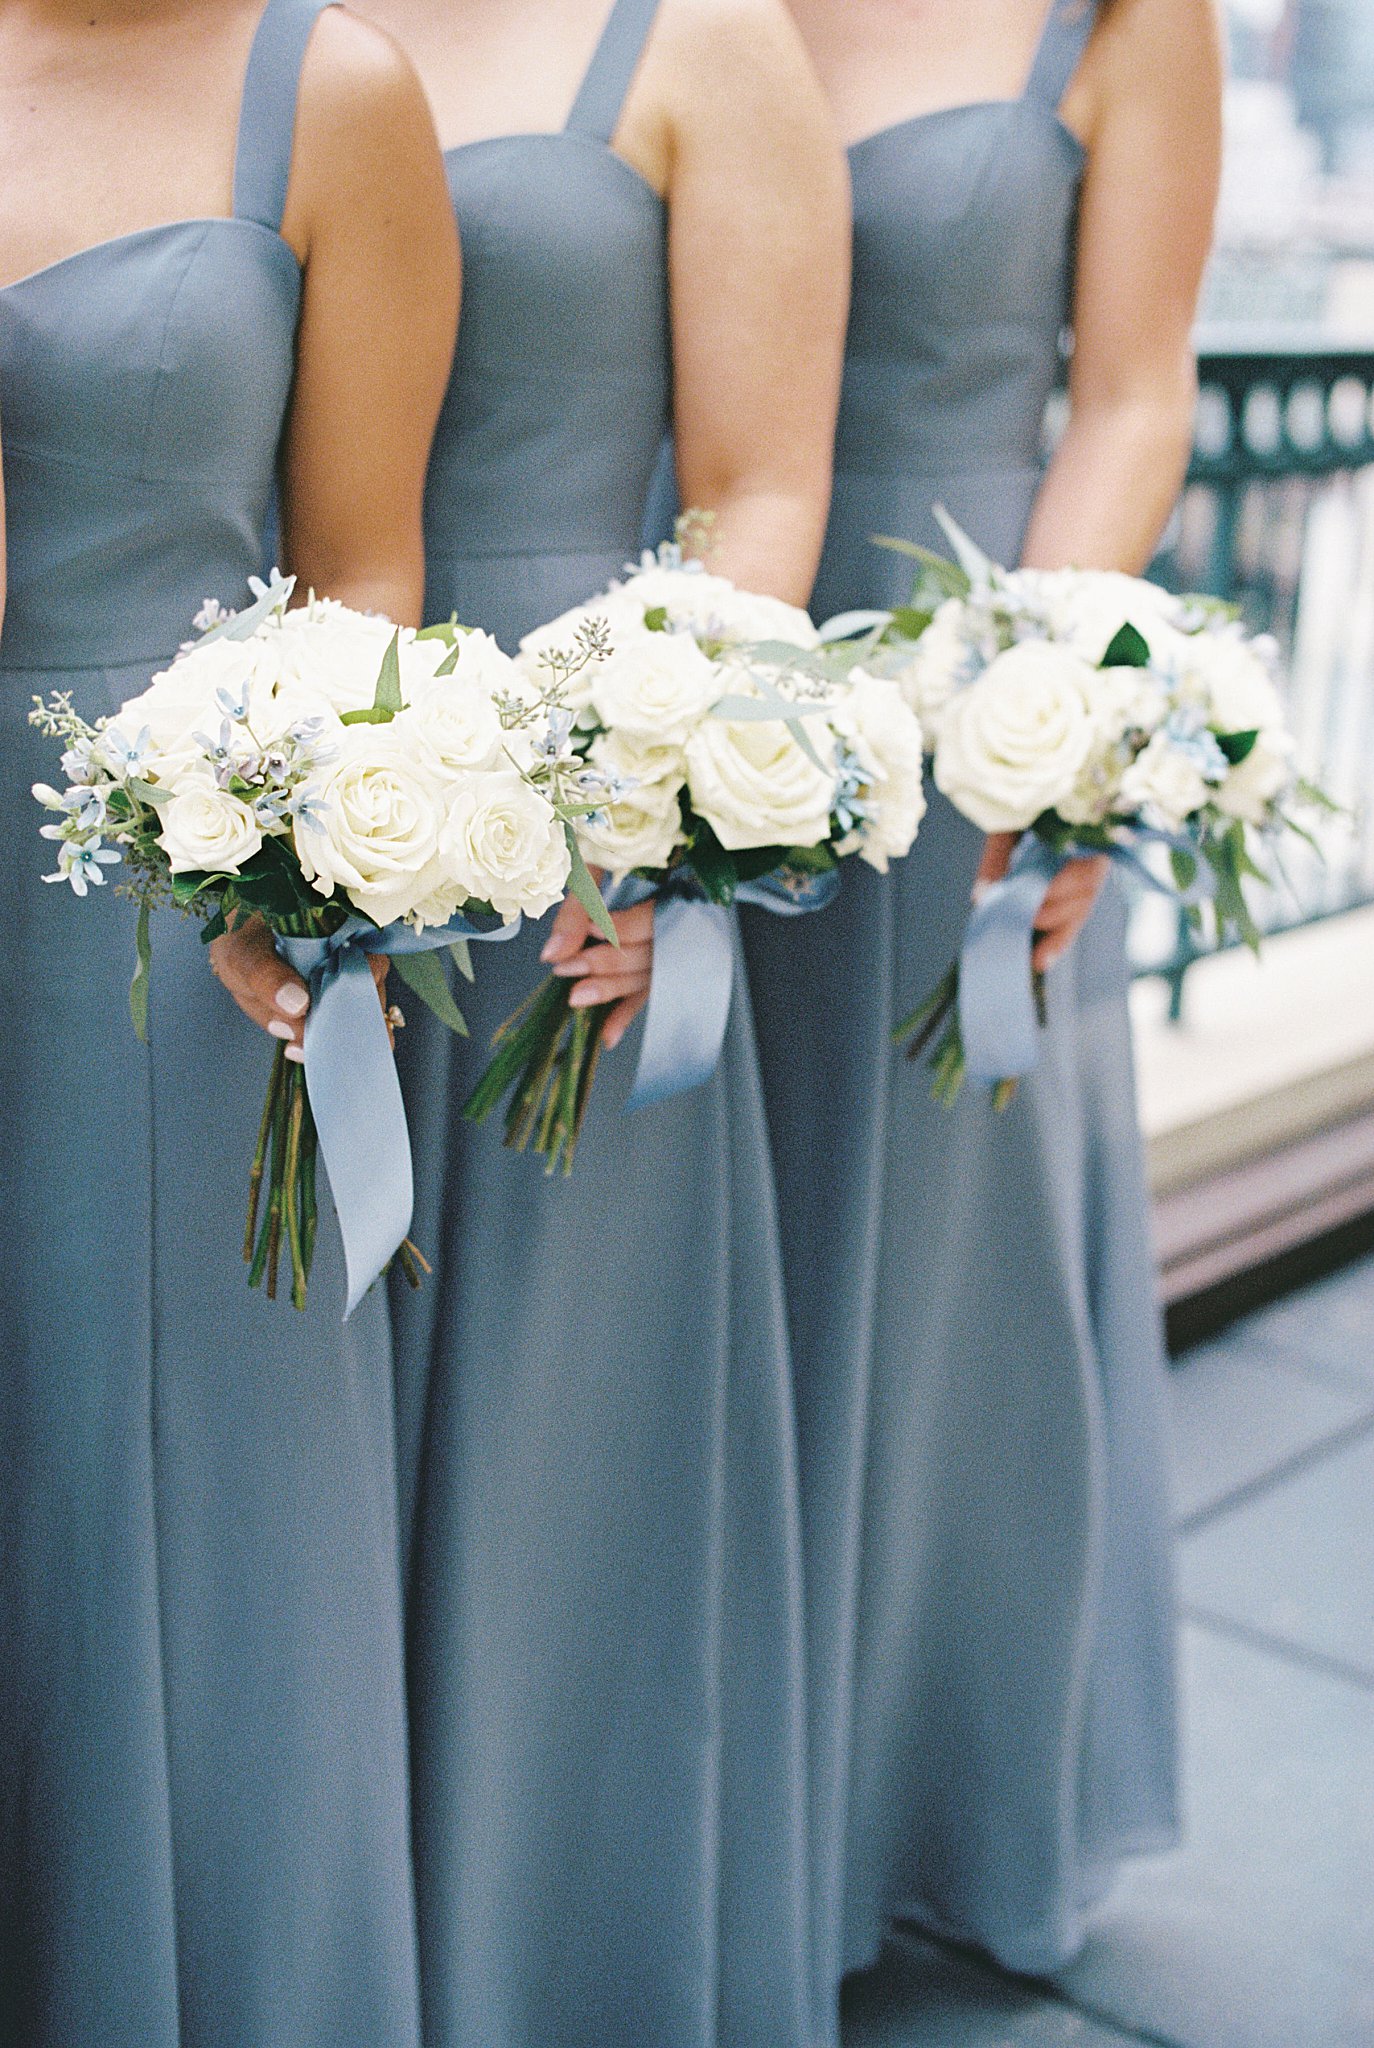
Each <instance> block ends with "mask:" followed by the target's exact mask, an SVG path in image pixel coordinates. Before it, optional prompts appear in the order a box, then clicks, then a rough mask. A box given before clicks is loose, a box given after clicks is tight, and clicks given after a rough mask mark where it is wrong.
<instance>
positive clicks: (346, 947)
mask: <svg viewBox="0 0 1374 2048" xmlns="http://www.w3.org/2000/svg"><path fill="white" fill-rule="evenodd" d="M519 928H520V920H519V919H518V918H517V919H515V921H514V922H513V923H511V924H508V925H501V924H496V925H493V924H487V925H477V924H474V923H473V922H472V921H471V919H469V918H465V917H455V918H452V919H451V920H450V921H449V923H448V924H445V925H433V926H430V927H429V928H428V929H427V930H425V931H421V932H417V931H415V930H413V929H412V927H411V926H410V925H408V924H390V925H387V926H385V927H384V928H382V929H379V928H378V927H377V926H376V925H373V924H368V923H367V922H366V921H365V920H364V919H363V918H360V917H350V918H348V919H347V921H346V922H345V923H344V924H342V925H340V927H339V929H338V931H336V932H331V934H330V935H329V937H328V938H323V939H320V938H309V939H296V938H287V937H286V936H284V935H283V934H280V933H279V934H277V935H276V947H277V951H278V952H279V953H280V954H281V956H282V958H283V959H284V960H286V961H287V962H288V963H289V964H290V965H291V966H292V967H294V968H295V970H296V972H297V973H298V974H299V975H301V976H302V977H303V979H304V980H305V982H306V983H307V984H308V986H309V989H310V1009H309V1011H308V1012H307V1014H306V1020H305V1086H306V1093H307V1095H308V1096H309V1098H310V1109H311V1113H312V1115H313V1116H314V1119H315V1127H316V1129H317V1131H318V1132H319V1139H320V1151H321V1153H322V1154H323V1156H324V1163H325V1170H326V1171H327V1173H328V1175H329V1185H330V1189H331V1191H332V1193H333V1196H334V1207H335V1209H336V1211H337V1212H338V1218H339V1231H340V1234H341V1235H342V1237H343V1247H344V1261H345V1265H346V1269H347V1275H348V1299H347V1304H346V1306H345V1308H344V1320H345V1321H347V1320H348V1318H349V1316H351V1315H352V1313H353V1311H354V1309H355V1308H356V1307H357V1306H358V1303H359V1302H360V1301H361V1300H362V1298H363V1296H364V1295H365V1294H366V1293H367V1290H368V1288H369V1287H371V1285H372V1283H373V1281H374V1280H376V1279H377V1278H378V1277H379V1275H380V1274H382V1273H383V1272H384V1271H385V1270H386V1267H387V1266H388V1265H389V1263H390V1262H391V1260H392V1259H393V1258H394V1257H395V1255H396V1253H397V1251H398V1250H399V1249H400V1246H401V1245H402V1243H403V1242H404V1240H405V1236H406V1233H407V1231H408V1230H409V1229H410V1219H411V1214H412V1211H413V1209H414V1206H415V1184H414V1177H413V1171H412V1166H411V1157H410V1130H409V1126H408V1125H407V1123H406V1113H405V1104H404V1102H403V1101H402V1098H401V1084H400V1081H399V1080H398V1078H397V1075H396V1061H395V1059H394V1057H393V1056H392V1051H391V1041H390V1039H389V1037H388V1034H387V1028H386V1018H385V1017H384V1016H383V1014H382V1006H381V1004H380V1003H379V1002H378V1000H377V987H376V983H375V982H374V981H373V979H372V969H371V968H370V967H369V965H368V956H369V955H370V954H373V953H392V954H396V953H432V952H437V951H438V949H439V948H440V947H442V946H451V945H452V944H453V943H454V941H455V940H457V939H482V940H487V941H493V942H494V941H499V940H502V939H511V938H514V936H515V934H516V932H517V931H518V930H519Z"/></svg>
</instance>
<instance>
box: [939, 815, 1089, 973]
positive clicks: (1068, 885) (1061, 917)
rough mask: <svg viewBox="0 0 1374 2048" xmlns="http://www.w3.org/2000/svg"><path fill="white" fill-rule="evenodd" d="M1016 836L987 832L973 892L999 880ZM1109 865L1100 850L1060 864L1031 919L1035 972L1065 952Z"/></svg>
mask: <svg viewBox="0 0 1374 2048" xmlns="http://www.w3.org/2000/svg"><path fill="white" fill-rule="evenodd" d="M1020 836H1021V835H1020V834H1019V833H1018V832H989V834H988V837H987V843H986V844H985V846H984V848H983V858H982V859H981V860H980V861H979V863H978V874H977V878H976V880H975V881H974V884H973V887H974V893H975V895H976V894H977V892H978V889H979V886H980V884H983V883H987V882H1000V881H1001V879H1002V877H1003V876H1004V875H1005V874H1006V872H1007V868H1008V866H1009V865H1010V862H1011V856H1012V853H1013V851H1014V849H1015V846H1016V842H1017V840H1018V839H1019V838H1020ZM1109 866H1110V862H1109V861H1108V859H1107V856H1106V855H1105V854H1104V853H1093V854H1085V855H1084V856H1083V857H1082V858H1081V859H1079V860H1071V861H1070V862H1069V863H1068V865H1067V866H1066V867H1062V868H1061V869H1060V870H1059V873H1058V874H1057V875H1056V876H1055V878H1054V880H1053V881H1052V882H1051V883H1050V886H1049V888H1048V890H1047V891H1046V894H1045V900H1044V902H1043V903H1042V904H1041V906H1040V909H1039V912H1038V914H1037V916H1036V920H1035V947H1034V950H1033V951H1032V953H1031V965H1032V967H1034V968H1035V970H1036V972H1037V973H1038V974H1043V973H1044V971H1045V969H1046V968H1047V967H1053V965H1054V963H1055V961H1056V960H1058V959H1060V958H1062V956H1063V955H1064V954H1065V953H1067V952H1068V950H1069V947H1070V946H1071V945H1072V944H1073V942H1074V940H1075V939H1076V938H1077V937H1078V934H1079V933H1080V932H1081V931H1082V929H1083V927H1084V925H1085V924H1086V923H1087V922H1088V918H1089V916H1090V914H1091V912H1092V907H1093V905H1094V903H1096V901H1097V898H1098V892H1099V890H1100V889H1101V887H1102V884H1103V883H1104V882H1105V881H1106V879H1107V869H1108V867H1109Z"/></svg>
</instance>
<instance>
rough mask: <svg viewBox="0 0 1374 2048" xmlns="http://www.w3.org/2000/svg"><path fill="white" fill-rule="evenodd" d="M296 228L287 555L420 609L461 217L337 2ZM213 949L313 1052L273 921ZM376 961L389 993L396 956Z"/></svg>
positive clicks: (283, 1035) (409, 110) (308, 78)
mask: <svg viewBox="0 0 1374 2048" xmlns="http://www.w3.org/2000/svg"><path fill="white" fill-rule="evenodd" d="M282 232H283V234H284V235H285V237H286V239H287V241H289V242H290V243H291V245H292V247H293V248H295V250H296V251H297V254H298V255H299V256H300V257H301V259H302V265H303V269H304V299H303V303H302V311H301V324H300V332H299V337H298V341H297V355H296V381H295V385H294V387H293V391H292V400H291V412H290V416H289V419H288V421H287V428H286V437H285V443H284V448H283V456H282V553H283V566H284V567H285V568H288V569H290V570H293V571H294V572H295V574H296V575H297V576H298V577H299V579H300V584H301V586H302V587H303V588H308V589H309V588H313V589H315V590H317V591H319V592H321V593H322V594H325V595H328V596H330V597H337V598H339V599H341V600H342V601H343V602H344V603H346V604H351V605H355V606H356V607H357V608H358V609H359V610H362V611H379V612H385V613H387V614H388V615H389V616H390V617H391V618H394V619H398V620H400V621H401V622H402V623H403V624H418V622H419V618H420V607H421V604H422V602H423V597H424V540H423V534H422V529H421V516H422V510H423V502H424V479H425V468H426V465H427V463H428V460H429V448H430V442H431V440H432V439H433V436H434V427H435V423H436V421H437V419H438V416H439V406H440V403H441V402H442V399H443V395H444V389H445V386H446V385H447V382H448V377H449V371H450V368H451V365H452V359H453V343H454V336H455V333H456V330H457V320H458V242H457V232H456V229H455V226H454V220H453V209H452V206H451V203H450V200H449V196H448V189H447V186H446V184H445V180H444V172H443V162H442V159H441V157H440V155H439V146H438V143H437V141H436V139H435V136H434V130H433V125H432V123H431V121H430V115H429V109H428V106H427V104H426V101H425V97H424V93H423V91H422V89H421V87H420V84H419V81H418V80H417V79H416V77H415V74H414V73H413V71H412V70H411V68H410V66H409V64H408V63H407V62H406V60H405V59H404V58H403V57H402V56H401V55H400V54H399V52H398V51H397V50H396V49H395V47H394V45H392V44H391V43H390V42H389V41H388V40H387V38H386V37H385V36H383V35H382V34H381V33H380V32H379V31H378V30H376V29H373V28H370V27H368V26H366V25H365V24H364V23H362V22H360V21H358V20H356V19H355V18H354V17H353V16H351V15H346V14H343V13H341V12H340V11H339V10H337V9H335V10H331V11H330V12H327V13H325V14H324V15H322V16H321V18H320V22H319V25H318V27H317V29H316V32H315V35H314V37H313V38H312V40H311V45H310V50H309V53H308V56H307V60H306V68H305V74H304V77H303V79H302V85H301V104H300V114H299V119H298V123H297V134H296V149H295V156H294V159H293V163H292V171H291V183H290V187H289V190H288V193H287V203H286V217H285V220H284V221H283V223H282ZM210 959H211V965H212V967H213V968H214V971H215V973H216V974H217V975H218V976H219V977H220V979H221V980H222V981H223V983H224V985H225V987H226V988H227V989H228V990H229V993H230V994H231V995H232V996H233V998H234V1000H235V1002H236V1003H238V1005H239V1007H240V1008H241V1009H242V1010H243V1011H244V1012H245V1014H246V1015H247V1016H249V1017H250V1018H251V1019H252V1020H253V1022H254V1023H255V1024H259V1025H261V1026H262V1027H263V1028H264V1029H265V1030H267V1031H270V1032H271V1033H272V1035H273V1036H274V1037H276V1038H280V1039H282V1040H284V1041H286V1043H287V1049H288V1057H289V1058H297V1059H298V1058H300V1057H301V1052H300V1038H301V1034H302V1029H303V1024H304V1017H305V1011H306V1009H307V1008H308V999H307V997H306V991H305V987H304V984H303V983H302V982H301V980H300V978H299V977H298V976H297V975H295V974H293V973H291V972H290V971H289V970H288V969H287V968H286V967H285V966H284V965H283V963H282V961H281V960H280V959H279V958H278V957H277V954H276V953H275V951H274V950H273V946H272V941H271V938H270V936H269V934H268V932H267V930H266V927H265V926H264V925H263V924H262V923H261V921H260V920H258V919H254V920H253V921H252V922H250V923H249V924H248V925H246V926H244V927H243V928H242V929H241V930H238V931H235V932H233V933H231V934H230V935H229V936H228V937H227V938H223V939H217V940H216V941H215V943H214V945H213V946H212V947H211V949H210ZM373 972H374V974H375V975H376V977H377V981H378V987H379V990H380V988H381V986H382V984H383V982H384V980H385V975H386V962H385V960H384V959H382V958H381V957H380V956H378V957H377V958H376V959H375V960H374V962H373Z"/></svg>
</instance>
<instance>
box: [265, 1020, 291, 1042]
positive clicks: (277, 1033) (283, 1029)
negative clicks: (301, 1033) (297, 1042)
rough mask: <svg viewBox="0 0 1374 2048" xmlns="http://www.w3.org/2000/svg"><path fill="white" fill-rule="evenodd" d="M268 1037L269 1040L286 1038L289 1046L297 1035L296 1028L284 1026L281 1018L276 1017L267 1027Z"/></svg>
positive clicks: (289, 1025) (288, 1025)
mask: <svg viewBox="0 0 1374 2048" xmlns="http://www.w3.org/2000/svg"><path fill="white" fill-rule="evenodd" d="M267 1035H268V1037H269V1038H284V1039H286V1041H287V1043H288V1044H289V1043H290V1041H291V1040H292V1039H293V1038H294V1037H295V1035H296V1031H295V1026H294V1025H291V1024H283V1023H282V1020H281V1018H280V1017H274V1018H273V1019H272V1021H271V1023H270V1024H269V1025H268V1027H267Z"/></svg>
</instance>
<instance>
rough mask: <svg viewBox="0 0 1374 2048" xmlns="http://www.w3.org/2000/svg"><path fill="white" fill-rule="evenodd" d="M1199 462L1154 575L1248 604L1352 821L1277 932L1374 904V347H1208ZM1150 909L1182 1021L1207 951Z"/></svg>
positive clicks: (1152, 943) (1150, 924) (1147, 917)
mask: <svg viewBox="0 0 1374 2048" xmlns="http://www.w3.org/2000/svg"><path fill="white" fill-rule="evenodd" d="M1199 372H1200V384H1201V390H1200V395H1199V401H1198V408H1197V421H1196V429H1195V439H1194V453H1193V459H1192V463H1191V466H1190V468H1189V473H1188V481H1187V484H1186V486H1185V488H1184V491H1183V495H1182V497H1181V499H1180V502H1179V505H1178V508H1177V510H1176V512H1175V515H1174V518H1173V520H1172V522H1171V525H1170V529H1169V532H1168V534H1167V536H1166V540H1165V545H1164V547H1163V549H1162V550H1161V553H1160V556H1159V558H1158V560H1157V561H1156V563H1155V565H1154V568H1153V570H1152V572H1151V573H1152V574H1154V575H1156V576H1158V577H1159V578H1160V579H1161V580H1162V581H1164V582H1167V583H1169V584H1171V585H1172V586H1174V587H1175V588H1178V589H1188V590H1206V591H1210V592H1212V593H1213V594H1214V595H1216V596H1219V597H1225V598H1228V599H1230V600H1232V601H1234V602H1235V603H1237V604H1239V606H1240V607H1241V611H1242V614H1243V616H1244V618H1245V621H1246V623H1247V625H1249V626H1251V627H1252V628H1254V629H1255V630H1256V631H1261V632H1268V633H1272V634H1273V635H1274V636H1275V638H1276V639H1277V640H1278V642H1279V646H1280V649H1281V651H1282V655H1283V663H1284V670H1285V673H1286V675H1287V677H1288V687H1289V693H1290V712H1291V716H1292V721H1293V726H1294V730H1295V732H1296V734H1297V737H1298V745H1299V751H1300V755H1301V760H1302V766H1303V769H1304V772H1305V773H1307V774H1309V775H1310V776H1312V777H1313V779H1314V780H1317V781H1319V782H1320V783H1321V784H1322V785H1323V787H1325V788H1327V789H1328V790H1329V791H1330V792H1331V794H1332V795H1333V796H1335V797H1336V798H1337V799H1338V800H1339V801H1340V802H1341V803H1342V804H1344V805H1346V806H1348V807H1349V810H1350V813H1351V816H1350V817H1349V818H1347V819H1343V820H1341V821H1340V822H1339V823H1338V824H1337V825H1336V826H1334V827H1332V828H1331V829H1329V830H1328V831H1326V832H1325V833H1324V834H1323V835H1322V836H1323V846H1322V852H1321V856H1320V857H1318V856H1316V855H1313V856H1308V855H1307V853H1306V852H1305V851H1304V852H1303V853H1302V854H1301V856H1300V857H1299V856H1296V855H1295V856H1294V857H1292V858H1291V859H1290V860H1289V861H1288V863H1287V868H1288V880H1287V885H1286V886H1285V887H1284V888H1283V889H1282V890H1280V891H1277V892H1275V894H1274V897H1273V898H1272V900H1271V901H1270V902H1269V903H1268V904H1267V905H1266V906H1265V909H1264V922H1265V923H1266V924H1267V925H1268V926H1269V928H1270V929H1271V930H1276V931H1277V930H1281V929H1286V928H1290V927H1292V926H1294V925H1298V924H1305V923H1309V922H1311V921H1312V920H1313V919H1315V918H1319V917H1326V916H1331V915H1333V914H1335V913H1337V912H1340V911H1343V910H1347V909H1350V908H1353V907H1354V906H1355V905H1357V904H1361V903H1369V902H1374V824H1372V822H1371V821H1374V348H1336V347H1330V346H1327V345H1316V346H1313V345H1310V344H1309V343H1306V342H1303V341H1301V340H1296V341H1295V340H1290V339H1289V338H1287V337H1286V336H1282V337H1278V338H1273V337H1269V336H1256V337H1240V338H1239V339H1238V341H1237V342H1236V343H1235V344H1232V345H1228V346H1225V347H1221V346H1210V345H1207V344H1204V346H1203V348H1202V350H1201V353H1200V356H1199ZM1161 908H1162V906H1161V905H1154V906H1142V909H1141V913H1140V916H1139V919H1138V930H1137V958H1138V964H1139V966H1140V969H1141V971H1142V972H1144V973H1147V974H1157V975H1163V976H1164V977H1165V978H1166V979H1167V981H1168V982H1169V983H1170V989H1171V1010H1172V1013H1173V1014H1174V1015H1175V1016H1177V1015H1178V1014H1179V1010H1180V1006H1181V1003H1182V994H1183V985H1184V978H1185V976H1186V974H1187V970H1188V968H1189V966H1190V965H1191V964H1192V962H1193V960H1194V959H1196V958H1197V955H1198V948H1197V945H1196V942H1195V940H1194V938H1193V935H1192V934H1191V933H1190V931H1189V930H1188V927H1187V924H1186V922H1185V921H1184V920H1182V919H1181V918H1175V917H1173V916H1172V914H1169V915H1167V916H1163V917H1162V916H1161V915H1160V911H1161Z"/></svg>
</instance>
